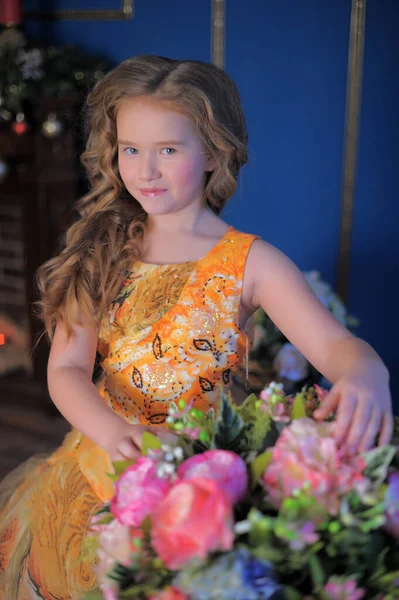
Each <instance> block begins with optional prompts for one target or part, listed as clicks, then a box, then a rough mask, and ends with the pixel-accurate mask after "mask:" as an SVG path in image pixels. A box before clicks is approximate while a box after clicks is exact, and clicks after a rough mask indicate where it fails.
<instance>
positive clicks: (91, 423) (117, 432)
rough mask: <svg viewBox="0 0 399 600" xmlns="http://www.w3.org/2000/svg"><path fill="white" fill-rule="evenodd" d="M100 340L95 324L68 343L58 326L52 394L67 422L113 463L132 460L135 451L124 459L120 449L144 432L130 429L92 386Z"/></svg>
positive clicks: (50, 372) (53, 351)
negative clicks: (117, 460) (101, 449)
mask: <svg viewBox="0 0 399 600" xmlns="http://www.w3.org/2000/svg"><path fill="white" fill-rule="evenodd" d="M97 340H98V330H97V328H96V327H95V325H94V324H93V323H85V324H84V325H82V326H75V327H74V328H73V332H72V337H71V338H70V339H69V340H68V339H67V336H66V332H65V330H64V328H63V327H62V325H57V328H56V331H55V334H54V339H53V343H52V346H51V351H50V357H49V362H48V369H47V375H48V377H47V380H48V388H49V393H50V396H51V398H52V400H53V402H54V404H55V405H56V406H57V408H58V410H59V411H60V412H61V414H62V415H63V416H64V417H65V418H66V419H67V421H69V422H70V423H71V425H72V426H73V427H75V428H76V429H78V430H79V431H80V432H81V433H83V435H85V436H87V437H88V438H90V439H91V440H92V441H93V442H95V443H96V444H98V445H99V446H101V447H102V448H103V449H104V450H106V451H107V452H108V453H109V454H110V456H111V459H112V460H116V459H118V458H125V457H126V458H131V457H134V454H135V453H134V451H133V450H134V449H133V448H132V455H131V456H130V455H129V456H127V454H128V453H129V449H127V450H126V452H123V453H122V455H121V452H120V447H121V446H122V447H124V448H126V447H128V446H129V443H128V442H126V438H128V439H131V438H133V439H134V436H135V435H136V436H137V435H139V434H141V433H142V430H144V429H145V428H143V427H141V426H139V425H130V424H128V423H126V421H124V420H123V419H122V418H121V417H119V416H118V415H117V414H116V413H114V412H113V411H112V410H111V409H110V408H109V407H108V406H107V405H106V404H105V402H104V400H103V399H102V397H101V396H100V394H99V393H98V391H97V389H96V387H95V385H94V384H93V383H92V374H93V368H94V361H95V356H96V348H97ZM136 441H137V440H136ZM137 444H138V445H139V440H138V441H137ZM118 448H119V451H118Z"/></svg>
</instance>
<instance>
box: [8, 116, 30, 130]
mask: <svg viewBox="0 0 399 600" xmlns="http://www.w3.org/2000/svg"><path fill="white" fill-rule="evenodd" d="M12 129H13V131H14V133H16V134H17V135H24V134H25V133H26V132H27V131H28V129H29V125H28V123H27V122H26V119H25V115H24V113H22V112H19V113H17V116H16V117H15V121H14V123H13V124H12Z"/></svg>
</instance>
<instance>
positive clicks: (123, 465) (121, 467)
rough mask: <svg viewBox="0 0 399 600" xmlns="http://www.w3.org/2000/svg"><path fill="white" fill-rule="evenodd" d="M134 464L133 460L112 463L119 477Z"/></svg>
mask: <svg viewBox="0 0 399 600" xmlns="http://www.w3.org/2000/svg"><path fill="white" fill-rule="evenodd" d="M133 464H134V461H133V460H116V461H115V462H113V463H112V465H113V467H114V469H115V473H116V474H117V475H122V473H124V472H125V471H126V469H128V468H129V467H130V466H131V465H133Z"/></svg>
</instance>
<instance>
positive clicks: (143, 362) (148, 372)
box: [98, 227, 257, 425]
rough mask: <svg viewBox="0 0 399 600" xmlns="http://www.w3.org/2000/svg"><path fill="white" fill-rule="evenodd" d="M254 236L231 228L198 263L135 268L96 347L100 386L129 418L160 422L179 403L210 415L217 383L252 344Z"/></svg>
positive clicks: (225, 380) (107, 398)
mask: <svg viewBox="0 0 399 600" xmlns="http://www.w3.org/2000/svg"><path fill="white" fill-rule="evenodd" d="M256 237H257V236H254V235H250V234H245V233H241V232H239V231H237V230H236V229H234V228H233V227H230V228H229V230H228V231H227V232H226V234H225V235H224V236H223V237H222V239H221V240H220V241H219V242H218V243H217V244H216V246H215V247H214V248H213V249H212V250H211V252H209V253H208V254H207V255H206V256H205V257H204V258H202V259H200V260H198V261H194V262H188V263H182V264H179V265H149V264H146V263H142V262H140V261H137V262H136V263H135V264H134V265H133V267H132V271H131V272H130V273H129V277H128V279H127V281H126V282H125V284H124V285H123V287H122V290H121V291H122V294H120V296H119V297H118V299H117V300H116V301H115V302H114V303H112V305H111V307H110V310H109V313H108V315H107V317H105V318H104V319H103V322H102V324H101V328H100V341H99V347H98V349H99V352H100V353H102V357H103V358H102V361H101V367H102V369H103V377H102V379H101V381H100V383H99V385H98V389H99V390H100V393H101V395H102V396H103V398H104V400H105V401H106V403H107V404H108V405H109V406H110V407H111V408H112V409H113V410H114V411H115V412H116V413H118V414H119V415H120V416H121V417H122V418H124V419H125V420H126V421H128V422H130V423H143V424H151V425H161V424H163V423H164V422H165V419H166V417H167V415H168V408H169V405H170V403H171V402H172V401H173V402H176V401H178V400H180V399H184V400H185V401H187V402H190V401H191V402H192V403H193V406H195V407H196V408H199V409H202V410H205V411H206V410H208V409H209V408H210V407H212V406H213V405H214V403H215V401H216V400H217V398H218V396H219V393H220V392H219V390H220V385H223V386H228V385H229V384H230V383H231V372H232V371H234V369H235V368H236V367H237V366H238V364H239V363H240V362H241V361H242V359H243V357H244V354H245V352H246V349H247V344H248V340H247V338H246V334H245V332H244V331H243V330H242V329H241V327H240V325H239V317H240V304H241V293H242V282H243V274H244V267H245V263H246V259H247V256H248V252H249V249H250V247H251V245H252V242H253V241H254V239H256ZM127 290H128V293H127ZM121 298H123V301H121Z"/></svg>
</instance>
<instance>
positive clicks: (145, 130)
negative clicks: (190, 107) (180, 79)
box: [116, 97, 214, 215]
mask: <svg viewBox="0 0 399 600" xmlns="http://www.w3.org/2000/svg"><path fill="white" fill-rule="evenodd" d="M116 126H117V133H118V164H119V172H120V176H121V178H122V180H123V183H124V184H125V187H126V189H127V190H128V191H129V193H130V194H131V195H132V196H134V198H136V200H138V202H140V204H141V206H142V207H143V208H144V210H145V211H146V212H147V213H148V214H149V215H165V214H169V213H178V212H180V211H182V210H184V209H187V208H189V207H192V208H193V209H194V210H195V209H196V208H200V207H201V206H202V205H203V189H204V183H205V173H206V171H212V170H213V169H214V161H213V160H211V159H210V158H209V157H208V156H207V155H206V153H205V148H204V146H203V144H202V142H201V140H200V138H199V137H198V135H197V133H196V131H195V128H194V125H193V124H192V122H191V120H190V119H189V118H188V117H186V116H185V115H184V114H183V113H180V112H176V111H174V110H172V109H170V108H167V107H166V106H165V104H163V105H162V104H161V103H160V102H159V101H158V102H157V101H156V100H155V99H153V98H147V97H140V98H130V99H126V100H123V101H122V102H121V104H120V106H119V109H118V114H117V119H116Z"/></svg>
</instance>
